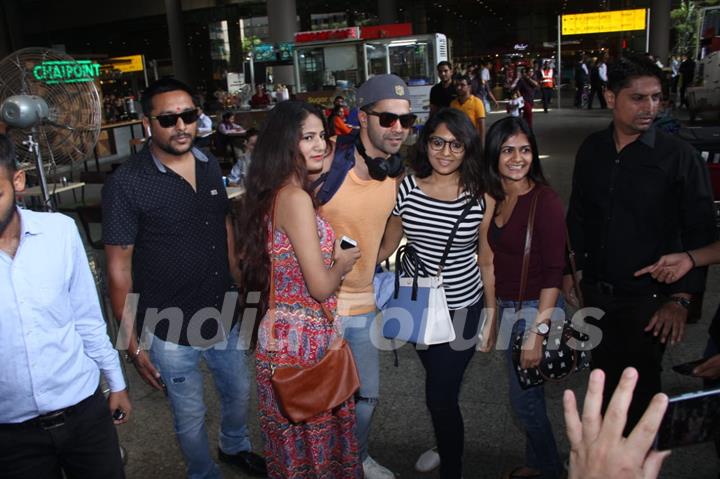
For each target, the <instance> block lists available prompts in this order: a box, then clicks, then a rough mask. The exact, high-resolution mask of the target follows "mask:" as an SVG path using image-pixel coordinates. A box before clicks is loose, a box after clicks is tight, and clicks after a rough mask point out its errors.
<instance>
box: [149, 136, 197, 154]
mask: <svg viewBox="0 0 720 479" xmlns="http://www.w3.org/2000/svg"><path fill="white" fill-rule="evenodd" d="M175 136H180V135H175ZM175 136H172V137H170V140H169V141H168V142H167V143H162V142H159V141H156V142H155V146H157V147H158V148H160V149H161V150H162V151H164V152H165V153H169V154H171V155H175V156H181V155H184V154H185V153H187V152H188V151H190V150H191V149H192V147H193V143H190V144H189V145H188V147H187V148H185V149H184V150H179V149H177V148H173V146H172V141H173V139H174V138H175ZM187 136H189V137H191V138H192V135H187Z"/></svg>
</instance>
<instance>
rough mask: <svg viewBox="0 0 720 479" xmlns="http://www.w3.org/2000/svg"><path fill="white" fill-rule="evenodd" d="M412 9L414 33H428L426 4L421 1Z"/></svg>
mask: <svg viewBox="0 0 720 479" xmlns="http://www.w3.org/2000/svg"><path fill="white" fill-rule="evenodd" d="M410 10H411V11H412V25H413V33H415V34H417V35H421V34H423V33H427V32H428V28H427V10H426V9H425V4H424V3H422V2H419V3H417V4H415V5H413V6H412V8H411V9H410ZM448 31H451V30H448Z"/></svg>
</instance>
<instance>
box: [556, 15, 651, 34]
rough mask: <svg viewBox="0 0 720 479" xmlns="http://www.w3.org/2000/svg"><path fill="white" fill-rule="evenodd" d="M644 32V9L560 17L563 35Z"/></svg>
mask: <svg viewBox="0 0 720 479" xmlns="http://www.w3.org/2000/svg"><path fill="white" fill-rule="evenodd" d="M632 30H645V9H644V8H639V9H636V10H613V11H609V12H596V13H577V14H572V15H563V16H562V34H563V35H581V34H586V33H607V32H628V31H632Z"/></svg>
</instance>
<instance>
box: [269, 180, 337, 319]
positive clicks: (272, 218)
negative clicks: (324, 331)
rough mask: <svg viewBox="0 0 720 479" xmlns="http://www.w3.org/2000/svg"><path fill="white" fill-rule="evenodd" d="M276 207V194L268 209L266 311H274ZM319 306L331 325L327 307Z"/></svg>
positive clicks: (330, 316)
mask: <svg viewBox="0 0 720 479" xmlns="http://www.w3.org/2000/svg"><path fill="white" fill-rule="evenodd" d="M276 206H277V193H275V197H274V198H273V201H272V206H271V207H270V235H271V238H272V239H271V240H270V251H269V252H268V254H269V255H270V288H269V292H268V310H272V309H275V254H274V252H275V212H276V211H275V210H276ZM318 304H320V309H322V312H323V314H324V315H325V317H326V318H327V319H328V320H329V321H330V322H331V323H332V322H333V321H334V320H335V317H334V316H333V315H332V314H331V313H330V311H328V309H327V307H326V306H325V305H324V304H323V303H320V302H318Z"/></svg>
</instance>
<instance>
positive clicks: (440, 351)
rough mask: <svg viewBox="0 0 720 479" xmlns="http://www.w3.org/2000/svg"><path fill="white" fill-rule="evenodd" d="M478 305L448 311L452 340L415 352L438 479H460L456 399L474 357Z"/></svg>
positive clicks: (461, 431)
mask: <svg viewBox="0 0 720 479" xmlns="http://www.w3.org/2000/svg"><path fill="white" fill-rule="evenodd" d="M482 304H483V302H482V300H480V301H478V302H477V303H475V304H474V305H472V306H470V307H468V308H465V309H459V310H457V311H450V315H451V317H452V318H453V325H454V327H455V336H456V339H455V341H453V342H452V343H446V344H437V345H434V346H429V347H428V348H427V349H422V350H421V349H418V350H417V353H418V356H419V357H420V361H421V362H422V365H423V367H424V368H425V373H426V374H425V401H426V403H427V407H428V410H429V411H430V416H431V417H432V422H433V428H434V429H435V439H436V441H437V446H438V453H439V454H440V477H441V478H442V479H459V478H460V477H462V457H463V448H464V444H465V427H464V425H463V418H462V413H461V412H460V406H459V404H458V397H459V396H460V385H461V384H462V380H463V376H464V374H465V369H467V366H468V364H469V363H470V359H471V358H472V357H473V354H475V347H476V345H477V337H478V334H479V331H478V327H479V324H480V316H481V313H482V309H483V307H482Z"/></svg>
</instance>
